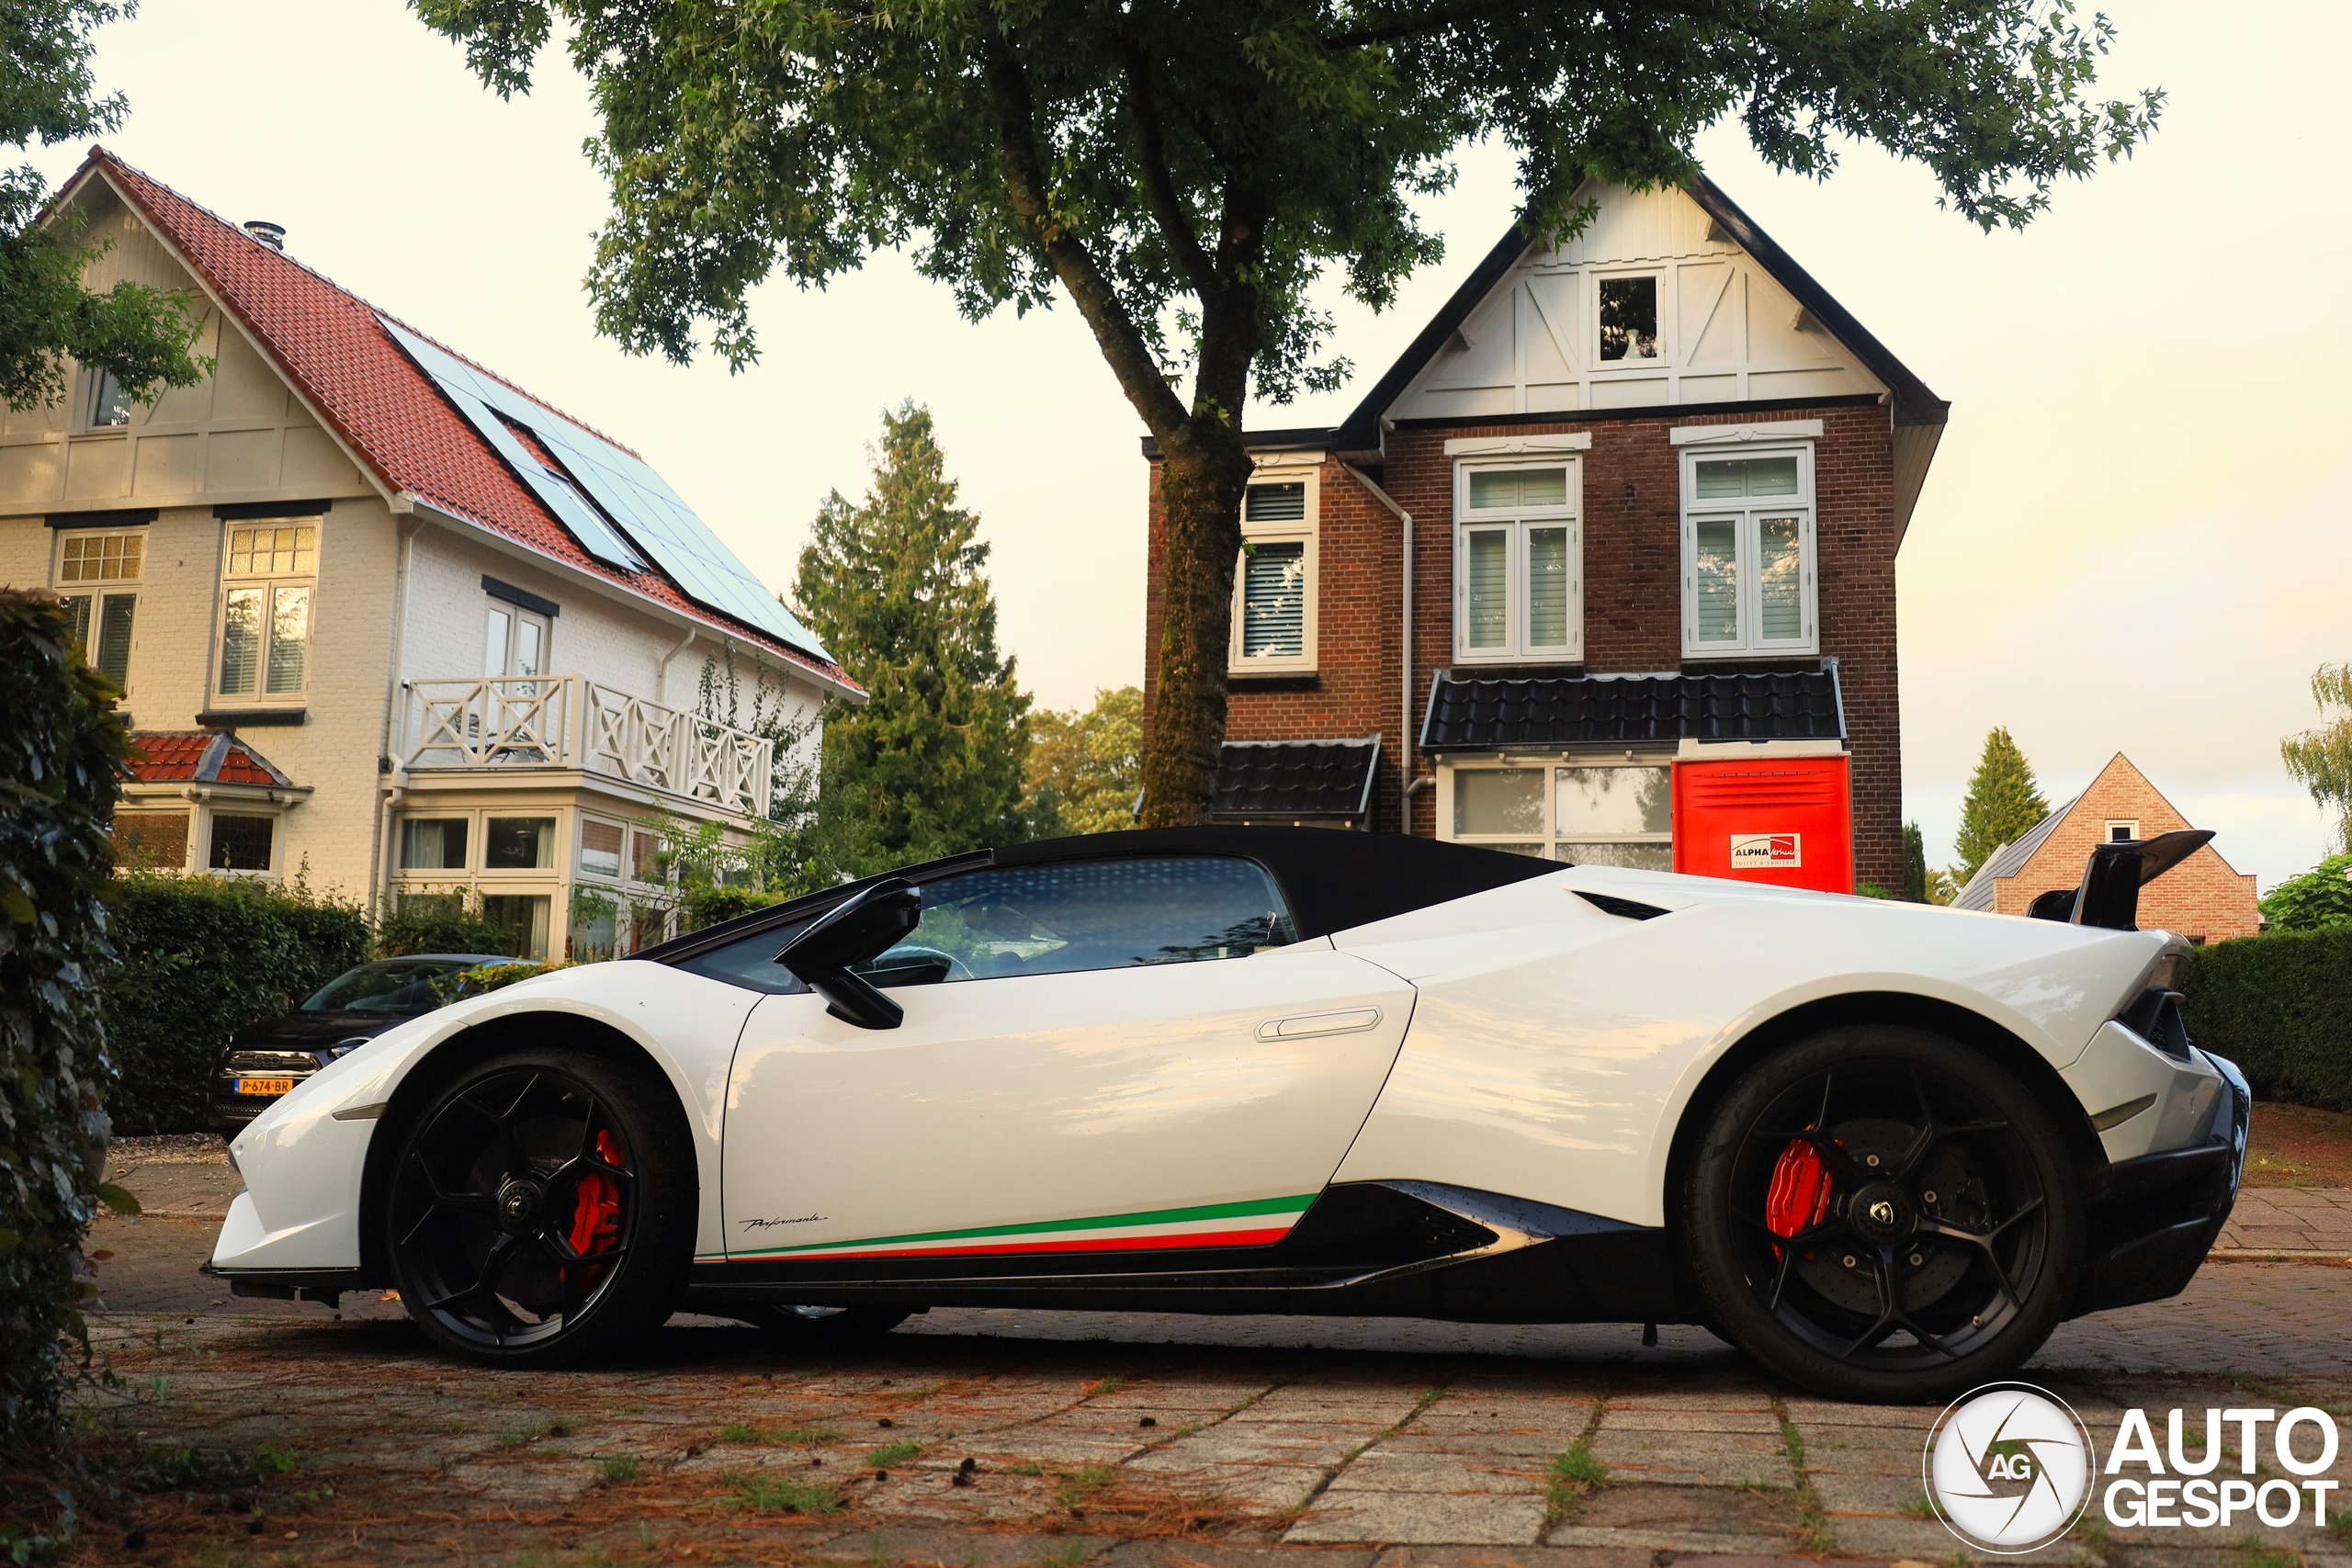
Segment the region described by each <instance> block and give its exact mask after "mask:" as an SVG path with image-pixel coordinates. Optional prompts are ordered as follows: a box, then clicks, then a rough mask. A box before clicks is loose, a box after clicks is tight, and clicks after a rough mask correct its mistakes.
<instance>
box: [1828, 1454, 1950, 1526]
mask: <svg viewBox="0 0 2352 1568" xmlns="http://www.w3.org/2000/svg"><path fill="white" fill-rule="evenodd" d="M1806 1479H1807V1480H1809V1481H1811V1482H1812V1483H1813V1494H1814V1495H1815V1496H1816V1497H1818V1498H1820V1499H1821V1506H1822V1511H1823V1512H1825V1513H1830V1514H1890V1515H1901V1514H1908V1513H1909V1512H1910V1506H1911V1505H1912V1504H1914V1503H1917V1501H1918V1500H1919V1499H1920V1498H1922V1497H1924V1496H1926V1495H1927V1494H1926V1492H1925V1491H1924V1490H1923V1488H1924V1487H1925V1485H1926V1483H1925V1481H1924V1480H1923V1479H1922V1477H1921V1475H1920V1472H1919V1470H1918V1467H1917V1465H1914V1466H1913V1467H1912V1471H1911V1473H1910V1474H1909V1475H1907V1476H1905V1475H1847V1474H1841V1473H1839V1472H1836V1471H1821V1470H1815V1471H1810V1472H1807V1474H1806ZM1912 1517H1917V1516H1916V1515H1915V1516H1912ZM1930 1522H1933V1521H1930Z"/></svg>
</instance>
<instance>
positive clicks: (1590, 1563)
mask: <svg viewBox="0 0 2352 1568" xmlns="http://www.w3.org/2000/svg"><path fill="white" fill-rule="evenodd" d="M1655 1558H1656V1554H1655V1553H1653V1552H1648V1551H1638V1550H1627V1549H1623V1548H1614V1549H1596V1548H1592V1547H1581V1548H1569V1549H1562V1548H1558V1547H1542V1546H1522V1547H1515V1548H1505V1549H1500V1550H1498V1549H1496V1548H1493V1547H1485V1548H1480V1547H1465V1546H1392V1547H1390V1548H1389V1549H1388V1550H1387V1551H1383V1552H1382V1553H1381V1554H1380V1556H1379V1557H1378V1559H1376V1560H1375V1561H1374V1564H1373V1568H1655Z"/></svg>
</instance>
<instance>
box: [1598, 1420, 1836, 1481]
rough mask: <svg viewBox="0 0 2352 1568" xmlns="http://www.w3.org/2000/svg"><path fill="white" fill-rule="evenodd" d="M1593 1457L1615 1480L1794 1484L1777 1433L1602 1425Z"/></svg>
mask: <svg viewBox="0 0 2352 1568" xmlns="http://www.w3.org/2000/svg"><path fill="white" fill-rule="evenodd" d="M1590 1451H1591V1454H1592V1457H1593V1458H1595V1459H1597V1460H1599V1461H1600V1462H1601V1463H1603V1464H1605V1465H1607V1466H1608V1467H1609V1471H1610V1479H1611V1480H1612V1481H1619V1482H1631V1483H1644V1482H1646V1483H1654V1484H1664V1485H1670V1486H1736V1485H1738V1484H1739V1483H1742V1482H1757V1483H1761V1484H1763V1485H1766V1486H1793V1485H1794V1484H1795V1483H1796V1477H1795V1475H1794V1474H1793V1473H1792V1472H1791V1471H1790V1469H1789V1461H1788V1458H1787V1456H1786V1455H1784V1454H1782V1453H1781V1441H1780V1438H1778V1437H1771V1438H1767V1437H1764V1436H1762V1435H1760V1434H1752V1433H1745V1432H1656V1431H1639V1432H1618V1431H1611V1429H1610V1428H1609V1427H1605V1426H1604V1427H1602V1428H1601V1429H1600V1435H1599V1436H1597V1437H1596V1438H1594V1439H1593V1441H1592V1445H1591V1450H1590Z"/></svg>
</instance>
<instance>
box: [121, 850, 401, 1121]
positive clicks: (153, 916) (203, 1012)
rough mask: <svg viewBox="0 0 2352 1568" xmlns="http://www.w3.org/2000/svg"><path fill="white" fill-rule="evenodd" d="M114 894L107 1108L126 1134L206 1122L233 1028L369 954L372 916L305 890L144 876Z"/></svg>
mask: <svg viewBox="0 0 2352 1568" xmlns="http://www.w3.org/2000/svg"><path fill="white" fill-rule="evenodd" d="M107 903H108V904H109V905H110V906H112V908H113V912H114V929H115V945H116V947H117V949H118V951H119V954H120V957H119V962H118V963H117V964H115V966H114V967H113V968H112V969H110V970H108V971H107V975H106V976H105V979H104V981H103V983H102V988H103V990H104V992H105V998H106V1018H107V1039H108V1040H109V1042H110V1043H111V1046H112V1055H113V1057H114V1062H115V1066H116V1068H117V1070H118V1071H119V1074H120V1083H119V1087H118V1088H117V1089H116V1090H115V1092H114V1094H113V1096H112V1097H111V1099H110V1100H109V1101H108V1107H109V1109H110V1110H112V1111H113V1112H114V1117H115V1122H116V1124H117V1126H118V1127H119V1128H120V1129H121V1130H123V1131H125V1132H140V1133H186V1132H193V1131H197V1130H198V1129H200V1128H202V1127H203V1126H204V1125H205V1123H206V1122H207V1120H208V1118H209V1101H210V1098H211V1092H212V1073H213V1069H214V1068H215V1066H217V1065H218V1064H219V1061H220V1048H221V1046H222V1045H223V1044H224V1043H226V1042H227V1041H228V1039H229V1036H231V1035H232V1034H233V1033H235V1032H237V1031H238V1030H240V1029H243V1028H244V1027H245V1026H246V1025H247V1024H251V1023H258V1022H259V1021H262V1020H264V1019H266V1018H275V1017H277V1015H278V1014H279V1013H283V1012H287V1011H288V1010H291V1009H292V1008H293V1007H294V1005H295V1004H296V1003H298V1002H300V1000H301V999H302V998H304V997H306V996H308V995H310V994H311V992H312V991H314V990H317V989H318V988H319V987H321V986H323V985H325V984H326V983H327V982H328V981H329V980H332V979H334V977H335V976H337V975H340V974H342V973H343V972H344V971H345V970H346V969H348V968H350V967H351V966H352V965H353V964H359V963H362V962H364V961H365V960H366V959H367V957H368V921H367V918H366V917H365V916H364V915H363V914H362V913H361V912H360V911H359V910H358V909H357V908H355V907H353V906H351V905H349V904H342V903H337V902H334V900H332V899H324V898H317V897H311V896H310V895H309V894H307V893H306V892H304V891H303V890H302V889H301V888H300V887H295V888H290V889H288V888H279V887H276V886H270V885H267V884H264V883H258V882H245V881H238V880H234V879H232V878H228V877H214V876H186V877H182V876H162V875H155V874H144V873H134V874H130V875H129V876H125V877H122V878H120V879H119V881H117V882H116V883H115V885H114V886H113V888H112V889H111V890H110V891H109V892H108V893H107Z"/></svg>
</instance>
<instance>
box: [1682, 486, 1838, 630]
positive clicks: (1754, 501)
mask: <svg viewBox="0 0 2352 1568" xmlns="http://www.w3.org/2000/svg"><path fill="white" fill-rule="evenodd" d="M1682 463H1683V471H1682V651H1683V653H1684V655H1685V656H1686V657H1689V658H1692V659H1708V658H1724V657H1734V658H1736V657H1753V656H1755V655H1757V654H1764V653H1814V652H1818V651H1819V649H1820V647H1821V634H1820V628H1819V624H1818V617H1817V615H1816V613H1815V590H1814V579H1815V564H1814V553H1815V551H1814V521H1813V514H1814V508H1813V448H1812V447H1811V446H1810V445H1807V446H1797V447H1792V448H1790V449H1787V450H1783V451H1766V452H1754V451H1747V450H1742V451H1738V452H1725V453H1710V452H1707V451H1706V450H1704V449H1703V448H1702V449H1700V450H1697V451H1691V450H1686V451H1685V452H1684V454H1683V458H1682Z"/></svg>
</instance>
